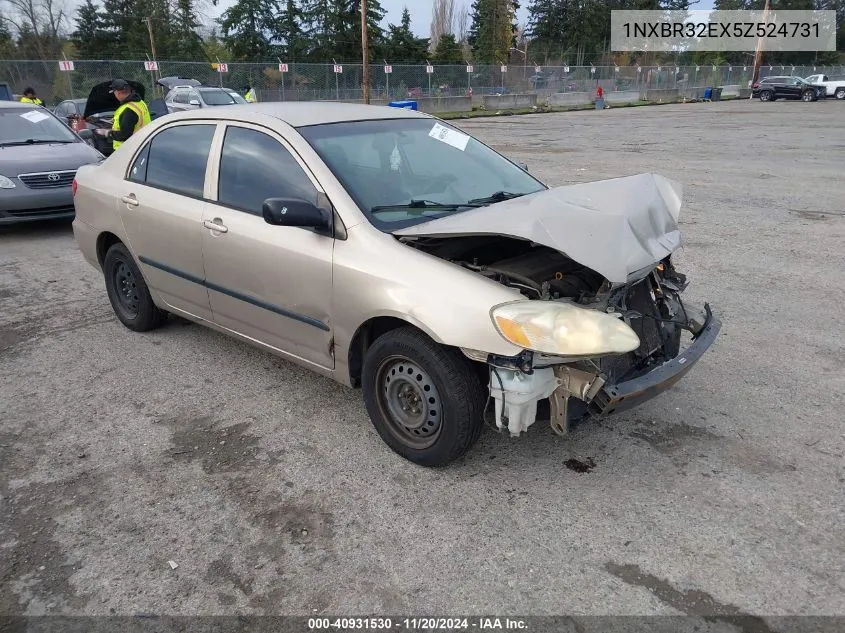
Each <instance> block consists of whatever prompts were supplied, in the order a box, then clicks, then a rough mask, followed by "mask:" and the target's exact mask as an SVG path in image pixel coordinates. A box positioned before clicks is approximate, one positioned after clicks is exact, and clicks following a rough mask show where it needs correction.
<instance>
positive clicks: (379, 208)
mask: <svg viewBox="0 0 845 633" xmlns="http://www.w3.org/2000/svg"><path fill="white" fill-rule="evenodd" d="M77 182H78V187H77V192H76V198H75V201H76V210H77V215H76V220H75V221H74V233H75V236H76V240H77V243H78V244H79V248H80V250H81V251H82V254H83V255H84V257H85V259H86V260H87V261H88V262H89V263H91V264H92V265H93V266H94V267H96V268H97V269H98V270H101V271H102V273H103V275H104V279H105V286H106V291H107V292H108V296H109V299H110V301H111V303H112V307H113V308H114V311H115V313H116V315H117V317H118V319H119V320H120V321H121V322H122V323H123V324H124V325H125V326H126V327H128V328H130V329H132V330H136V331H145V330H151V329H153V328H155V327H157V326H159V325H161V324H162V323H163V322H164V321H165V319H166V314H167V313H172V314H178V315H181V316H183V317H186V318H188V319H192V320H194V321H196V322H199V323H202V324H204V325H207V326H209V327H211V328H214V329H216V330H218V331H220V332H223V333H225V334H227V335H230V336H234V337H236V338H238V339H240V340H242V341H245V342H248V343H251V344H253V345H257V346H259V347H261V348H262V349H265V350H268V351H270V352H271V353H274V354H278V355H280V356H282V357H284V358H287V359H290V360H291V361H293V362H295V363H298V364H300V365H302V366H303V367H306V368H308V369H311V370H313V371H316V372H319V373H320V374H323V375H325V376H328V377H330V378H332V379H334V380H336V381H338V382H339V383H341V384H343V385H347V386H352V387H361V388H362V390H363V394H364V400H365V402H366V405H367V411H368V413H369V415H370V419H371V420H372V422H373V424H374V426H375V428H376V430H377V431H378V433H379V434H380V435H381V437H382V438H383V439H384V441H385V442H386V443H387V444H388V445H389V446H390V447H391V448H392V449H393V450H395V451H396V452H397V453H399V454H400V455H402V456H403V457H405V458H407V459H409V460H411V461H414V462H416V463H419V464H424V465H438V464H445V463H447V462H449V461H451V460H453V459H455V458H457V457H458V456H460V455H461V454H462V453H463V452H464V451H466V450H467V449H468V448H469V447H470V446H471V445H472V444H473V443H474V442H475V440H477V439H478V436H479V434H480V433H481V430H482V428H483V425H484V422H483V418H484V416H485V414H486V415H489V417H490V422H491V424H492V425H495V426H496V427H497V428H499V429H501V430H503V431H507V433H508V434H510V435H511V436H518V435H520V434H522V433H523V432H524V431H526V430H527V429H528V427H529V426H530V425H532V424H533V423H534V422H535V420H536V419H537V416H538V407H537V405H538V403H540V402H541V401H550V403H551V424H552V427H553V428H554V430H555V431H557V432H558V433H561V434H563V433H566V432H567V429H568V425H569V421H570V419H573V418H576V417H580V415H581V414H583V413H585V412H589V413H593V414H597V415H602V414H607V413H612V412H613V411H619V410H623V409H626V408H628V407H631V406H635V405H636V404H639V403H641V402H643V401H645V400H648V399H649V398H651V397H653V396H655V395H656V394H658V393H660V392H662V391H664V390H666V389H668V388H669V387H671V386H672V385H673V384H675V383H676V382H677V381H678V380H679V379H680V378H681V377H682V376H683V375H684V374H685V373H686V372H687V371H689V369H690V368H691V367H692V366H693V365H694V364H695V363H696V361H698V360H699V359H700V358H701V357H702V355H703V354H704V352H705V351H706V350H707V349H708V348H709V347H710V345H711V344H712V343H713V341H714V340H715V338H716V335H717V333H718V331H719V327H720V325H719V321H718V319H716V318H715V317H714V315H713V314H712V312H711V311H710V309H709V307H708V306H707V305H706V304H705V305H704V309H703V310H696V309H694V306H692V305H688V304H686V303H684V302H683V301H682V298H681V297H682V294H683V291H684V289H685V288H686V285H687V280H686V278H685V277H684V275H683V274H681V273H680V272H679V271H677V270H676V269H675V266H674V264H673V262H672V253H673V252H674V251H675V249H677V248H678V247H679V246H680V233H679V230H678V214H679V209H680V201H681V195H680V188H679V187H678V186H677V185H676V184H675V183H673V182H671V181H669V180H666V179H665V178H662V177H660V176H657V175H652V174H641V175H637V176H629V177H626V178H616V179H613V180H606V181H602V182H596V183H587V184H581V185H572V186H568V187H557V188H551V189H550V188H548V187H546V185H544V184H543V183H542V182H540V181H539V180H537V179H536V178H534V177H533V176H532V175H531V174H529V173H528V172H527V171H526V170H525V169H522V168H520V167H519V166H517V165H515V164H514V163H512V162H511V161H509V160H508V159H506V158H504V157H503V156H501V155H500V154H498V153H496V152H495V151H494V150H492V149H491V148H489V147H487V146H486V145H484V144H483V143H481V142H480V141H478V140H476V139H474V138H472V137H471V136H469V135H467V134H465V133H463V132H462V131H460V130H458V129H456V128H454V127H451V126H450V125H448V124H447V123H445V122H443V121H439V120H438V119H435V118H433V117H431V116H428V115H425V114H422V113H418V112H412V111H410V110H403V109H397V108H379V107H373V106H363V105H351V104H332V103H305V102H302V103H287V104H278V103H264V104H251V105H245V106H243V107H237V108H212V109H210V110H204V111H194V112H183V113H179V114H172V115H169V116H167V117H163V118H161V119H158V120H156V121H153V122H152V124H151V125H148V126H145V127H144V128H142V129H141V130H140V131H139V132H137V133H136V134H135V135H133V136H132V137H131V138H130V139H129V141H127V142H126V143H125V144H124V145H122V146H121V147H120V149H118V150H117V151H116V152H115V153H114V154H113V155H112V156H110V157H109V158H108V159H107V160H106V161H104V162H103V163H102V164H101V165H98V166H93V167H85V168H83V169H80V171H79V174H78V176H77ZM209 371H210V372H211V375H212V376H213V377H214V374H217V376H216V377H217V378H219V379H220V380H225V368H223V369H220V368H212V367H209Z"/></svg>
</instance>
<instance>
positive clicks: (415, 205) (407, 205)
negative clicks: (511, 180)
mask: <svg viewBox="0 0 845 633" xmlns="http://www.w3.org/2000/svg"><path fill="white" fill-rule="evenodd" d="M480 206H481V205H480V204H475V203H474V202H472V201H471V202H453V203H443V202H434V201H433V200H411V201H410V202H402V203H400V204H380V205H378V206H375V207H373V208H372V209H370V213H379V212H380V211H395V210H396V209H444V210H448V211H454V210H456V209H460V208H461V207H480Z"/></svg>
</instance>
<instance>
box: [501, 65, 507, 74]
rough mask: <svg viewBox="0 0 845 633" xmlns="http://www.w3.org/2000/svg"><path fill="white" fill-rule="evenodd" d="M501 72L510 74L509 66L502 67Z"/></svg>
mask: <svg viewBox="0 0 845 633" xmlns="http://www.w3.org/2000/svg"><path fill="white" fill-rule="evenodd" d="M499 70H500V71H502V72H503V73H506V72H508V67H507V66H500V67H499Z"/></svg>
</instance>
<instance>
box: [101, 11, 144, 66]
mask: <svg viewBox="0 0 845 633" xmlns="http://www.w3.org/2000/svg"><path fill="white" fill-rule="evenodd" d="M139 15H146V14H144V13H141V12H139V11H138V6H137V2H136V1H135V0H104V2H103V11H102V17H103V23H102V24H103V35H102V41H103V55H102V57H103V58H104V59H144V54H145V53H146V52H147V51H149V48H150V46H149V35H148V34H147V25H146V24H144V22H143V21H142V20H141V19H140V18H139V17H138V16H139Z"/></svg>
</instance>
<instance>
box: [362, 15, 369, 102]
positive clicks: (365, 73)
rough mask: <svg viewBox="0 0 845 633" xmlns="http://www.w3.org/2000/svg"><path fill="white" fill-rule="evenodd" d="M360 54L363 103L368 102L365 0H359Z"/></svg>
mask: <svg viewBox="0 0 845 633" xmlns="http://www.w3.org/2000/svg"><path fill="white" fill-rule="evenodd" d="M361 56H362V57H363V62H364V76H363V79H364V86H363V88H364V103H369V102H370V49H369V44H368V43H367V0H361Z"/></svg>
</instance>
